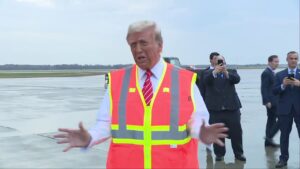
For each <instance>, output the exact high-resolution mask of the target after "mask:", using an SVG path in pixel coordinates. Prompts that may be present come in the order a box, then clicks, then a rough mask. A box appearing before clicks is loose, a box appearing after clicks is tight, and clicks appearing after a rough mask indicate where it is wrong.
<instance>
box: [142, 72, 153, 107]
mask: <svg viewBox="0 0 300 169" xmlns="http://www.w3.org/2000/svg"><path fill="white" fill-rule="evenodd" d="M146 76H147V77H146V80H145V83H144V86H143V95H144V99H145V102H146V104H147V106H149V105H150V102H151V99H152V97H153V88H152V83H151V81H150V77H151V76H152V72H151V71H150V70H147V71H146Z"/></svg>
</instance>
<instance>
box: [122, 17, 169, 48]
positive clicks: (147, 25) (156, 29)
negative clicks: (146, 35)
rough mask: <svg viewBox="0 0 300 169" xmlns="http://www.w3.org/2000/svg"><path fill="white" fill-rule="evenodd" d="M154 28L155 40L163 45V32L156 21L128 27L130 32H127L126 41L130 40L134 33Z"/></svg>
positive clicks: (139, 22)
mask: <svg viewBox="0 0 300 169" xmlns="http://www.w3.org/2000/svg"><path fill="white" fill-rule="evenodd" d="M151 27H153V28H154V33H155V40H156V41H157V42H159V43H161V44H162V43H163V38H162V36H161V30H160V28H159V27H158V26H157V24H156V23H155V22H154V21H147V20H144V21H138V22H135V23H132V24H130V25H129V27H128V32H127V36H126V39H128V36H129V35H130V34H132V33H134V32H141V31H143V30H145V29H147V28H151Z"/></svg>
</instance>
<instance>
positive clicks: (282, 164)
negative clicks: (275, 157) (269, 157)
mask: <svg viewBox="0 0 300 169" xmlns="http://www.w3.org/2000/svg"><path fill="white" fill-rule="evenodd" d="M286 165H287V162H286V161H283V160H279V162H278V163H277V164H276V166H275V167H276V168H282V167H284V166H286Z"/></svg>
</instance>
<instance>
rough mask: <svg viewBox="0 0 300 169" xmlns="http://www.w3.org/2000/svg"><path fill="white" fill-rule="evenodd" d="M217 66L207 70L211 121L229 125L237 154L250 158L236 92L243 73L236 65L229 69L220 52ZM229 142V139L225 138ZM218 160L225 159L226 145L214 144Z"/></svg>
mask: <svg viewBox="0 0 300 169" xmlns="http://www.w3.org/2000/svg"><path fill="white" fill-rule="evenodd" d="M215 65H216V66H215V67H214V69H212V70H207V71H205V72H204V83H205V86H206V92H205V96H204V97H205V99H204V100H205V103H206V106H207V109H208V112H209V113H210V119H209V122H210V124H214V123H219V122H222V123H224V124H225V125H226V127H228V128H229V131H228V135H229V137H230V138H231V145H232V149H233V152H234V155H235V158H236V159H237V160H240V161H246V157H245V156H244V151H243V141H242V126H241V123H240V121H241V113H240V108H241V107H242V105H241V102H240V99H239V97H238V95H237V93H236V89H235V84H238V83H239V82H240V76H239V75H238V73H237V71H236V70H234V69H227V67H226V62H225V58H224V57H223V56H221V55H219V56H217V59H216V63H215ZM221 140H222V142H223V143H225V139H224V138H223V139H221ZM214 153H215V155H216V161H223V160H224V155H225V153H226V150H225V147H221V146H218V145H216V144H214Z"/></svg>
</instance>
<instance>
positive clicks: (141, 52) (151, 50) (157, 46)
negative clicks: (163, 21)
mask: <svg viewBox="0 0 300 169" xmlns="http://www.w3.org/2000/svg"><path fill="white" fill-rule="evenodd" d="M127 42H128V44H129V46H130V49H131V53H132V55H133V58H134V61H135V63H136V64H137V65H138V66H139V67H140V68H141V69H143V70H148V69H151V68H152V67H153V66H154V65H155V64H156V63H157V62H158V61H159V59H160V53H161V51H162V43H159V42H157V41H156V40H155V32H154V28H147V29H145V30H143V31H141V32H134V33H131V34H129V35H128V38H127Z"/></svg>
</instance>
